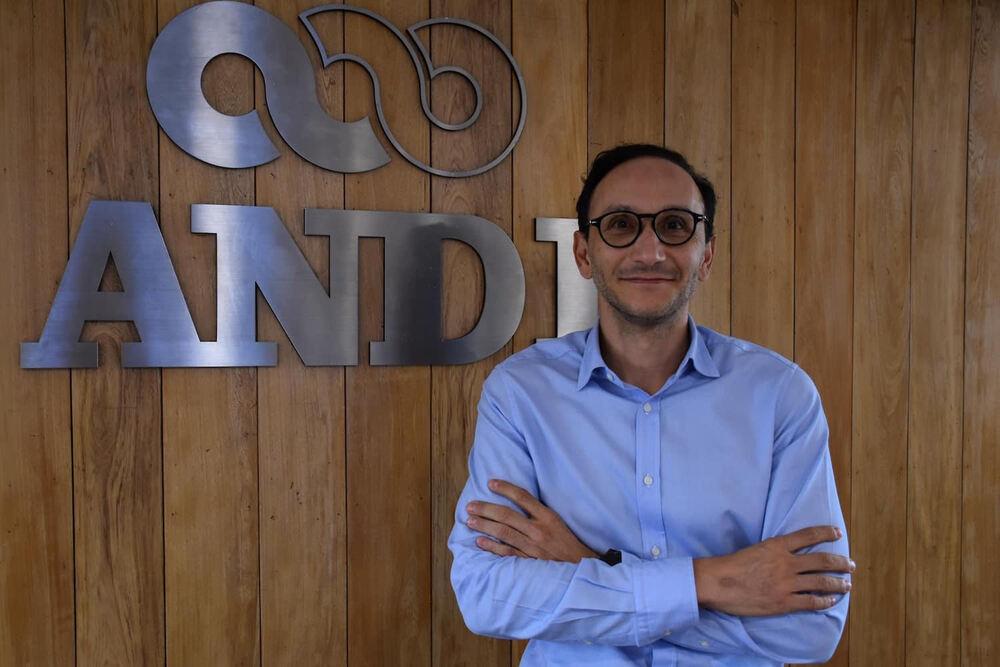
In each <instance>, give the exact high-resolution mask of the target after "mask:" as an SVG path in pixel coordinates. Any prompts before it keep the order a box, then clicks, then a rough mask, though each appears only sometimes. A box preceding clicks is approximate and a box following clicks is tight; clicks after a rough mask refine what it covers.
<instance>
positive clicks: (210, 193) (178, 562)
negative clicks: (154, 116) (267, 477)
mask: <svg viewBox="0 0 1000 667" xmlns="http://www.w3.org/2000/svg"><path fill="white" fill-rule="evenodd" d="M187 6H188V3H187V2H183V1H178V2H160V3H159V17H158V18H159V24H160V27H161V29H162V27H163V26H164V25H165V24H166V23H167V22H168V21H169V20H170V19H172V18H173V17H174V16H176V15H177V14H178V13H180V12H181V11H182V10H183V9H185V8H186V7H187ZM203 87H204V89H205V94H206V98H207V99H208V100H209V102H210V103H212V104H214V105H215V106H216V107H217V108H218V109H219V110H220V111H222V112H223V113H229V114H235V113H244V112H246V111H249V110H250V109H251V108H252V107H253V104H254V96H253V88H254V84H253V68H252V65H251V64H250V62H249V61H247V60H245V59H243V58H240V57H238V56H232V55H226V56H222V57H220V58H218V59H216V60H215V61H213V62H212V63H211V64H210V65H209V67H208V68H206V70H205V74H204V76H203ZM160 192H161V208H160V214H161V215H160V224H161V227H162V228H163V236H164V239H165V240H166V243H167V248H168V249H169V250H170V253H171V257H172V258H173V260H174V266H175V267H176V270H177V275H178V278H179V279H180V284H181V289H182V290H183V291H184V295H185V297H186V298H187V302H188V306H189V307H190V309H191V315H192V318H193V319H194V323H195V326H196V327H197V328H198V332H199V335H200V336H201V338H202V340H215V331H216V317H215V313H216V273H215V264H216V240H215V237H214V235H207V234H192V233H191V204H193V203H205V202H208V203H217V204H253V203H254V173H253V171H252V170H248V169H243V170H229V169H220V168H218V167H214V166H210V165H208V164H205V163H202V162H200V161H198V160H196V159H195V158H192V157H190V156H189V155H187V154H185V153H183V152H182V151H181V150H180V149H179V148H177V146H175V145H174V144H173V143H172V142H171V141H170V139H169V138H167V137H166V135H163V134H161V139H160ZM163 406H164V407H163V462H164V474H163V480H164V505H165V517H166V518H165V527H166V530H165V536H166V550H165V560H166V613H167V660H168V662H169V663H171V664H175V665H253V664H258V663H259V662H260V628H259V616H260V611H259V599H258V591H259V551H258V498H257V494H258V470H257V467H258V453H257V371H256V369H253V368H238V369H209V368H192V369H166V370H164V371H163Z"/></svg>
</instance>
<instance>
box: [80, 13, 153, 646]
mask: <svg viewBox="0 0 1000 667" xmlns="http://www.w3.org/2000/svg"><path fill="white" fill-rule="evenodd" d="M155 31H156V16H155V13H154V11H153V10H152V9H151V8H150V7H149V6H148V5H147V4H145V3H140V2H133V3H106V4H101V3H89V2H69V3H67V4H66V76H67V92H66V96H67V110H68V129H67V141H68V156H67V157H68V170H69V175H70V177H69V219H70V227H71V230H72V231H71V237H72V236H75V233H76V231H77V230H78V229H79V225H80V223H81V221H82V220H83V216H84V213H85V212H86V209H87V206H88V205H89V204H90V202H91V201H92V200H94V199H130V200H139V201H148V202H151V203H152V204H153V205H154V206H155V205H156V204H157V201H158V187H157V163H156V154H157V138H156V121H155V120H154V119H153V117H152V115H151V114H150V113H149V107H148V103H147V102H146V100H145V99H144V98H143V96H142V94H141V93H140V92H139V91H142V90H144V89H145V57H146V53H147V51H148V49H149V45H150V44H151V43H152V39H153V36H154V34H155ZM84 338H86V339H91V338H92V339H96V340H97V341H98V344H99V348H100V362H101V365H100V367H99V368H96V369H88V370H75V371H73V372H72V411H73V468H74V516H75V537H76V541H75V556H76V616H77V631H76V639H77V660H78V661H79V662H82V663H85V664H103V663H110V664H115V663H118V664H130V663H131V664H135V663H143V662H145V663H156V662H162V661H163V633H164V629H163V622H164V620H163V619H164V613H163V506H162V491H161V482H160V480H161V476H162V460H161V449H160V448H161V436H160V424H161V412H160V410H161V407H160V372H159V371H156V370H134V369H122V368H121V365H120V361H121V342H122V341H123V340H134V339H135V334H134V326H133V325H131V324H126V323H100V324H98V323H93V324H89V325H87V326H86V327H85V328H84Z"/></svg>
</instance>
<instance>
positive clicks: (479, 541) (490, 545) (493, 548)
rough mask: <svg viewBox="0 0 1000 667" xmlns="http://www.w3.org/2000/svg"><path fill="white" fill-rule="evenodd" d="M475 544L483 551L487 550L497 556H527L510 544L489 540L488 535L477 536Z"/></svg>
mask: <svg viewBox="0 0 1000 667" xmlns="http://www.w3.org/2000/svg"><path fill="white" fill-rule="evenodd" d="M476 546H477V547H479V548H480V549H482V550H483V551H489V552H490V553H493V554H496V555H497V556H517V557H518V558H529V556H527V555H526V554H525V553H524V552H522V551H520V550H518V549H515V548H514V547H512V546H510V545H507V544H501V543H500V542H496V541H494V540H491V539H490V538H488V537H477V538H476Z"/></svg>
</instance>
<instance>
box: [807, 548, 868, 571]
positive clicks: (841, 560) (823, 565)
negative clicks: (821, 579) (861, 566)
mask: <svg viewBox="0 0 1000 667" xmlns="http://www.w3.org/2000/svg"><path fill="white" fill-rule="evenodd" d="M854 568H855V565H854V561H852V560H851V559H850V558H848V557H847V556H841V555H840V554H831V553H825V552H817V553H813V554H799V555H798V556H796V557H795V571H796V572H799V573H803V572H844V573H850V572H854Z"/></svg>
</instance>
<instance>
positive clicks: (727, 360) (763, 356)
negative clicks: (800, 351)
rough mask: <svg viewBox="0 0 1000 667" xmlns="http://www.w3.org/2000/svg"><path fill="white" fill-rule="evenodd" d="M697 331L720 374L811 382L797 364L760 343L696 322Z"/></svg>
mask: <svg viewBox="0 0 1000 667" xmlns="http://www.w3.org/2000/svg"><path fill="white" fill-rule="evenodd" d="M698 333H699V334H700V335H701V337H702V340H704V342H705V347H706V348H707V349H708V353H709V355H711V357H712V361H714V362H715V365H716V366H717V367H718V368H719V373H720V374H722V375H733V374H735V375H745V374H751V375H753V376H754V377H755V378H756V379H757V380H758V381H770V382H775V383H782V384H783V383H785V382H788V381H790V380H792V378H796V377H799V378H802V379H805V380H806V381H808V382H810V383H811V381H810V380H809V376H808V375H806V373H805V371H803V370H802V369H801V368H800V367H799V366H798V364H796V363H795V362H793V361H791V360H790V359H787V358H786V357H784V356H782V355H781V354H778V353H777V352H775V351H774V350H771V349H768V348H766V347H764V346H763V345H758V344H756V343H752V342H750V341H748V340H743V339H742V338H736V337H734V336H727V335H725V334H721V333H719V332H718V331H715V330H713V329H709V328H708V327H704V326H701V325H698Z"/></svg>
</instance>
